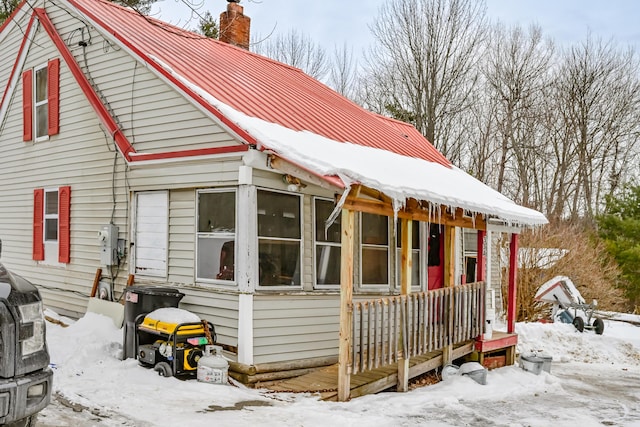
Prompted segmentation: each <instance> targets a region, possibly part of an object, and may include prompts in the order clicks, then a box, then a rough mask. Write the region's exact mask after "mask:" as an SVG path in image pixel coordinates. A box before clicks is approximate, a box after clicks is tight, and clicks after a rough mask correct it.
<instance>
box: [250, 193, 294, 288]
mask: <svg viewBox="0 0 640 427" xmlns="http://www.w3.org/2000/svg"><path fill="white" fill-rule="evenodd" d="M300 208H301V198H300V196H299V195H293V194H285V193H276V192H272V191H266V190H258V265H259V276H258V279H259V280H258V284H259V285H260V286H299V285H300V283H301V254H302V223H301V213H300V211H301V209H300Z"/></svg>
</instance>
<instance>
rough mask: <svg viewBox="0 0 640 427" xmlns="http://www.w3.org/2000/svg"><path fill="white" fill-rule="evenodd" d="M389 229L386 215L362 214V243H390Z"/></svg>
mask: <svg viewBox="0 0 640 427" xmlns="http://www.w3.org/2000/svg"><path fill="white" fill-rule="evenodd" d="M388 230H389V219H388V218H387V217H386V216H381V215H373V214H368V213H363V214H362V243H364V244H372V245H387V244H388V243H389V231H388ZM385 283H386V282H385Z"/></svg>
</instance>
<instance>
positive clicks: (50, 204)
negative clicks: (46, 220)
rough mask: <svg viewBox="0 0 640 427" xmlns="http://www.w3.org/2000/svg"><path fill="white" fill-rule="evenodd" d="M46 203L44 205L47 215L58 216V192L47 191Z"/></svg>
mask: <svg viewBox="0 0 640 427" xmlns="http://www.w3.org/2000/svg"><path fill="white" fill-rule="evenodd" d="M45 197H46V201H45V205H44V213H45V215H57V214H58V192H57V191H47V192H46V193H45Z"/></svg>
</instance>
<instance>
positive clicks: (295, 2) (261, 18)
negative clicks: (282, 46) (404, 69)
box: [155, 0, 640, 52]
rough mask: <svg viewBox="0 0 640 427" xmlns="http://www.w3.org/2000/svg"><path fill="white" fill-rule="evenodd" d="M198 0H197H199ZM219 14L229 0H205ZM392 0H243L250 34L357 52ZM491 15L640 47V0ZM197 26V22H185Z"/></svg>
mask: <svg viewBox="0 0 640 427" xmlns="http://www.w3.org/2000/svg"><path fill="white" fill-rule="evenodd" d="M196 1H198V0H196ZM203 1H204V3H203V5H204V8H206V9H207V10H209V11H211V13H212V14H213V15H214V16H215V17H217V16H218V15H219V13H220V12H222V11H224V10H225V9H226V4H227V2H226V1H225V0H203ZM385 1H389V0H352V1H344V0H341V1H338V0H242V2H241V5H242V6H244V11H245V14H246V15H248V16H249V17H251V31H252V35H258V34H259V35H261V36H262V37H266V36H267V35H269V34H270V33H271V32H272V31H273V32H275V33H286V32H288V31H289V30H290V29H296V30H298V31H300V32H303V33H306V34H308V35H309V36H310V37H311V38H312V39H313V40H315V41H316V42H317V43H320V44H322V45H323V46H324V47H325V48H327V49H332V48H333V46H334V45H335V44H338V45H342V44H343V43H345V42H346V43H347V44H348V45H350V46H352V47H353V49H354V51H355V52H360V50H361V49H363V48H365V47H367V46H368V45H369V44H370V43H371V42H372V37H371V33H370V31H369V27H368V26H369V25H370V24H371V23H372V22H373V20H374V18H375V17H376V15H377V12H378V9H379V7H380V5H382V4H383V3H384V2H385ZM158 5H159V8H160V12H159V14H156V15H155V16H156V17H159V18H160V19H163V20H165V21H169V22H171V23H174V24H178V25H180V26H185V24H186V21H187V19H188V17H189V10H188V8H187V7H186V6H185V5H184V4H183V3H182V0H161V1H159V2H158ZM487 7H488V11H487V12H488V16H489V18H490V19H491V20H494V21H495V20H500V21H502V22H504V23H506V24H516V23H517V24H521V25H523V26H527V25H529V24H531V23H537V24H539V25H540V26H541V27H542V29H543V32H544V34H545V35H547V36H549V37H551V38H553V39H554V40H555V41H556V42H558V43H560V44H566V43H571V42H573V41H580V40H584V39H585V37H586V34H587V31H588V30H591V32H592V33H593V34H594V35H596V36H600V37H602V38H604V39H605V40H608V39H610V38H612V39H614V40H615V41H617V42H618V43H620V44H622V45H627V44H632V45H634V46H636V47H640V25H639V24H638V22H639V21H640V1H636V0H609V1H604V0H487ZM186 26H187V28H191V29H193V28H195V27H196V26H197V21H192V22H191V23H190V24H186Z"/></svg>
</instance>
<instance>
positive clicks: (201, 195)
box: [196, 189, 236, 283]
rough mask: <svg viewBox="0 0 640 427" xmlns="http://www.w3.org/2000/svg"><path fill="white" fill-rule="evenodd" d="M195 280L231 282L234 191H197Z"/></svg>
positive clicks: (234, 225)
mask: <svg viewBox="0 0 640 427" xmlns="http://www.w3.org/2000/svg"><path fill="white" fill-rule="evenodd" d="M196 234H197V262H196V278H197V279H198V280H204V281H213V282H217V281H221V282H226V283H232V282H234V281H235V242H236V192H235V190H229V189H224V190H202V191H198V230H197V233H196Z"/></svg>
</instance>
